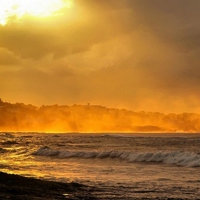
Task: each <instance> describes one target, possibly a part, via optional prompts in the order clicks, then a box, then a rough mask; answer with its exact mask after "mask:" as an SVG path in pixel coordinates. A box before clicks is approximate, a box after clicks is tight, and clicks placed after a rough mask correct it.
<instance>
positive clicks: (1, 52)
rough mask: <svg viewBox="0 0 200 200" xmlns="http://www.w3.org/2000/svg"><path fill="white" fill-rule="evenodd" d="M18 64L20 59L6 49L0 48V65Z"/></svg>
mask: <svg viewBox="0 0 200 200" xmlns="http://www.w3.org/2000/svg"><path fill="white" fill-rule="evenodd" d="M18 64H20V59H19V58H17V57H16V56H15V55H14V54H13V53H12V52H10V51H8V50H7V49H4V48H0V65H1V66H11V65H18Z"/></svg>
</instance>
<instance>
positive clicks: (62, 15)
mask: <svg viewBox="0 0 200 200" xmlns="http://www.w3.org/2000/svg"><path fill="white" fill-rule="evenodd" d="M54 1H55V0H54ZM68 1H69V0H68ZM0 2H1V1H0ZM71 3H72V5H71V6H69V7H63V8H62V10H60V11H57V13H54V15H52V16H48V17H40V16H30V15H28V14H26V15H24V16H20V17H18V16H14V15H12V16H10V18H9V20H8V21H7V23H6V24H2V25H0V98H2V99H3V100H5V101H10V102H24V103H32V104H35V105H42V104H69V105H72V104H87V103H88V102H90V103H91V104H101V105H104V106H107V107H116V108H127V109H132V110H136V111H138V110H145V111H158V112H200V22H199V20H200V0H74V1H72V0H71ZM36 8H40V4H39V5H36ZM2 10H3V9H2V8H1V9H0V17H1V15H2V13H1V12H3V11H2ZM0 20H1V19H0Z"/></svg>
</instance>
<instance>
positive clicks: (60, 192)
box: [0, 172, 96, 200]
mask: <svg viewBox="0 0 200 200" xmlns="http://www.w3.org/2000/svg"><path fill="white" fill-rule="evenodd" d="M93 191H94V188H93V187H90V186H86V185H82V184H79V183H73V182H72V183H61V182H55V181H46V180H40V179H35V178H27V177H23V176H19V175H14V174H6V173H4V172H0V199H13V200H50V199H52V200H55V199H60V200H61V199H63V200H64V199H65V200H66V199H71V200H78V199H87V200H92V199H94V200H95V199H96V198H95V197H94V196H92V195H91V193H92V192H93Z"/></svg>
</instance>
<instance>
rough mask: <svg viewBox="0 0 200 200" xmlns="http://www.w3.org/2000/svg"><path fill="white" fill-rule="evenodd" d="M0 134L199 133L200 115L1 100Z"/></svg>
mask: <svg viewBox="0 0 200 200" xmlns="http://www.w3.org/2000/svg"><path fill="white" fill-rule="evenodd" d="M0 131H8V132H9V131H15V132H24V131H27V132H85V133H90V132H114V133H115V132H161V133H162V132H199V131H200V114H196V113H182V114H174V113H171V114H164V113H159V112H144V111H141V112H134V111H131V110H126V109H115V108H106V107H103V106H101V105H89V104H88V105H72V106H68V105H57V104H55V105H43V106H41V107H36V106H33V105H31V104H28V105H26V104H24V103H14V104H12V103H8V102H4V101H2V100H1V99H0Z"/></svg>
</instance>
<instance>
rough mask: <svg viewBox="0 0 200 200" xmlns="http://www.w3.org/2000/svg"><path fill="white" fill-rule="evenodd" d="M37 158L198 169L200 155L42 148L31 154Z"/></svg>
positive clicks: (174, 152)
mask: <svg viewBox="0 0 200 200" xmlns="http://www.w3.org/2000/svg"><path fill="white" fill-rule="evenodd" d="M33 155H39V156H50V157H51V156H54V157H56V158H61V159H64V158H88V159H89V158H99V159H102V158H111V159H113V158H118V159H121V160H125V161H127V162H155V163H164V164H173V165H177V166H187V167H200V154H196V153H191V152H181V151H172V152H154V153H150V152H147V153H134V152H123V151H100V152H98V151H66V150H54V149H51V148H50V147H47V146H44V147H41V148H40V149H38V150H37V151H35V152H34V153H33Z"/></svg>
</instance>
